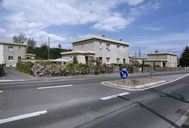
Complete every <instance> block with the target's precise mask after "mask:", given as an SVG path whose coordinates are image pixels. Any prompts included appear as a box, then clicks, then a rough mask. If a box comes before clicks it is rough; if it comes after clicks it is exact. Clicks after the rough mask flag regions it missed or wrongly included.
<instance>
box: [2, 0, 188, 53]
mask: <svg viewBox="0 0 189 128" xmlns="http://www.w3.org/2000/svg"><path fill="white" fill-rule="evenodd" d="M19 34H24V35H25V36H27V37H30V38H34V39H35V40H36V41H37V44H38V45H41V44H42V43H47V39H48V37H50V38H51V47H56V46H58V44H59V43H60V44H61V46H62V47H63V48H72V41H73V40H75V39H78V38H82V37H85V36H90V35H100V36H101V35H105V36H106V37H107V38H111V39H115V40H119V39H122V40H123V41H125V42H127V43H129V44H130V48H129V53H130V55H134V54H135V53H137V55H138V51H139V50H140V51H141V54H142V56H146V54H147V53H150V52H153V51H155V50H158V51H163V52H174V53H176V54H177V55H178V56H180V54H181V53H182V51H183V49H184V48H185V46H186V45H189V0H0V41H10V40H11V39H12V37H13V36H14V35H19Z"/></svg>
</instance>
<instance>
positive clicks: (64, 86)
mask: <svg viewBox="0 0 189 128" xmlns="http://www.w3.org/2000/svg"><path fill="white" fill-rule="evenodd" d="M72 86H73V85H58V86H46V87H38V88H37V89H39V90H41V89H53V88H66V87H72Z"/></svg>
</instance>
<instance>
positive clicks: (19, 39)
mask: <svg viewBox="0 0 189 128" xmlns="http://www.w3.org/2000/svg"><path fill="white" fill-rule="evenodd" d="M12 39H13V42H14V43H19V44H23V43H25V42H26V41H27V38H26V37H25V36H24V35H23V34H20V35H18V36H14V37H13V38H12Z"/></svg>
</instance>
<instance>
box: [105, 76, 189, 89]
mask: <svg viewBox="0 0 189 128" xmlns="http://www.w3.org/2000/svg"><path fill="white" fill-rule="evenodd" d="M186 76H188V74H177V75H166V76H154V77H145V78H135V79H127V80H114V81H104V82H102V83H101V84H102V85H105V86H109V87H113V88H119V89H125V90H130V91H142V90H146V89H149V88H153V87H157V86H160V85H164V84H166V83H170V82H174V81H176V80H179V79H181V78H184V77H186Z"/></svg>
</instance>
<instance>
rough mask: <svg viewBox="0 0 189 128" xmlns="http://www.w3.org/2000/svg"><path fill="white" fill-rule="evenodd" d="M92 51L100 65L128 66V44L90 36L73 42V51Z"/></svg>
mask: <svg viewBox="0 0 189 128" xmlns="http://www.w3.org/2000/svg"><path fill="white" fill-rule="evenodd" d="M78 50H79V51H92V52H94V53H95V55H94V59H95V60H96V62H100V63H102V64H126V63H127V64H128V63H129V44H128V43H126V42H123V41H121V40H119V41H118V40H112V39H108V38H105V37H100V36H90V37H87V38H83V39H79V40H76V41H74V42H73V51H78Z"/></svg>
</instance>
